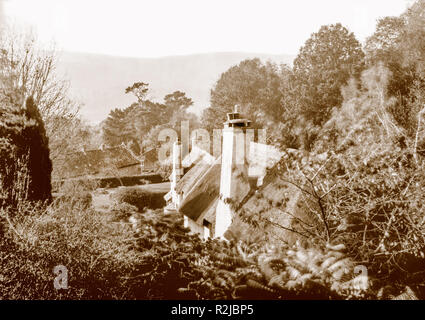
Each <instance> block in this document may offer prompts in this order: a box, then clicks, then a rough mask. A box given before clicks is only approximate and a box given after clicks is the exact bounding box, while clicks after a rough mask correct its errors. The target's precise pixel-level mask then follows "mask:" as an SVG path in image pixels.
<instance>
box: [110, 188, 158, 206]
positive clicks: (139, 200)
mask: <svg viewBox="0 0 425 320" xmlns="http://www.w3.org/2000/svg"><path fill="white" fill-rule="evenodd" d="M114 197H115V200H116V201H117V202H118V203H128V204H130V205H132V206H135V207H136V208H137V209H139V211H143V210H144V209H146V208H148V209H158V208H163V207H164V206H165V200H164V194H163V193H157V192H151V191H148V190H146V189H142V188H123V189H119V190H118V191H117V192H116V193H115V195H114Z"/></svg>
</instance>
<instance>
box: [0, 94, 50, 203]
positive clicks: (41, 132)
mask: <svg viewBox="0 0 425 320" xmlns="http://www.w3.org/2000/svg"><path fill="white" fill-rule="evenodd" d="M15 99H19V98H18V97H16V98H15ZM18 101H19V100H18ZM18 101H13V102H12V103H3V104H2V106H1V107H0V108H1V109H0V114H1V122H0V141H1V146H0V159H1V163H0V175H1V183H2V193H3V195H2V198H3V199H2V204H1V205H15V204H16V203H17V202H18V201H19V200H20V198H23V199H26V200H30V201H46V200H50V199H51V181H50V178H51V172H52V163H51V160H50V158H49V146H48V138H47V136H46V131H45V129H44V123H43V120H42V119H41V115H40V113H39V111H38V108H37V106H36V105H35V104H34V100H33V99H32V98H28V99H27V100H26V102H25V104H23V105H21V104H20V103H19V102H18ZM16 181H19V182H20V185H19V186H18V185H17V184H16ZM17 186H18V188H16V187H17Z"/></svg>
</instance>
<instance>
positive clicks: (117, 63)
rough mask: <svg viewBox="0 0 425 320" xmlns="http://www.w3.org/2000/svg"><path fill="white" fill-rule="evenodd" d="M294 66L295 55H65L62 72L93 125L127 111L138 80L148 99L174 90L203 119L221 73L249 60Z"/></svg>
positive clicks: (83, 111)
mask: <svg viewBox="0 0 425 320" xmlns="http://www.w3.org/2000/svg"><path fill="white" fill-rule="evenodd" d="M254 57H258V58H260V59H261V60H262V61H267V60H270V61H272V62H276V63H287V64H292V61H293V58H294V57H293V56H290V55H268V54H256V53H241V52H231V53H207V54H194V55H186V56H170V57H161V58H127V57H115V56H107V55H98V54H87V53H74V52H63V53H62V54H61V55H60V62H59V65H58V72H59V73H60V74H63V75H65V76H66V77H67V78H68V79H69V80H70V81H71V93H72V94H73V96H75V97H76V98H77V99H79V100H80V101H81V102H82V103H84V106H83V108H82V110H81V114H82V116H83V117H84V118H85V119H87V120H89V121H90V122H92V123H98V122H100V121H102V120H104V119H105V118H106V117H107V115H108V113H109V111H110V110H111V109H113V108H117V107H118V108H124V107H127V106H129V105H130V104H131V103H132V102H133V101H134V98H133V96H131V95H126V94H125V93H124V90H125V88H127V87H128V86H130V85H132V84H133V83H134V82H136V81H143V82H147V83H149V87H150V89H151V95H150V98H151V99H152V100H156V101H162V99H163V97H164V96H165V95H166V94H168V93H172V92H174V91H176V90H180V91H184V92H186V94H187V96H189V97H191V98H192V99H193V101H194V106H193V107H192V108H191V109H192V110H191V111H192V112H194V113H197V114H199V113H200V112H201V111H202V110H203V109H204V108H205V107H207V106H208V105H209V98H210V90H211V88H212V86H213V85H214V83H215V82H216V81H217V80H218V79H219V77H220V75H221V73H223V72H224V71H226V70H227V69H228V68H229V67H231V66H232V65H235V64H238V63H239V62H240V61H242V60H244V59H247V58H254Z"/></svg>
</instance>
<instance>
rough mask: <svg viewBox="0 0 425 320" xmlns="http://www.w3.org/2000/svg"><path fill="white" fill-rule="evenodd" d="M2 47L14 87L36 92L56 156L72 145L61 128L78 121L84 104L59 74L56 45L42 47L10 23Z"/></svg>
mask: <svg viewBox="0 0 425 320" xmlns="http://www.w3.org/2000/svg"><path fill="white" fill-rule="evenodd" d="M0 50H1V52H2V56H3V62H4V63H3V64H4V66H3V72H5V73H9V74H13V79H14V82H15V83H14V87H15V88H18V89H19V90H20V91H21V92H22V94H23V95H24V96H32V97H33V99H34V102H35V103H36V105H37V106H38V108H39V110H40V112H41V114H42V117H43V121H44V123H45V127H46V131H47V135H48V137H49V139H50V146H51V157H52V159H54V158H55V157H57V156H58V154H60V153H63V152H64V151H65V149H66V147H67V146H68V144H67V143H66V140H63V139H61V136H62V135H61V132H63V131H64V128H67V127H68V126H71V127H72V126H74V125H75V123H74V122H75V119H76V117H77V114H78V111H79V108H80V104H79V103H77V102H76V101H75V100H73V99H71V98H70V96H69V82H68V81H67V80H65V79H63V78H60V77H59V76H58V75H57V72H56V67H57V63H58V55H57V51H56V50H55V46H54V45H51V47H50V48H48V49H47V48H42V47H40V46H39V45H38V43H37V40H36V37H35V36H34V35H33V34H32V33H17V32H16V31H14V30H13V29H12V28H10V27H9V28H6V29H5V30H3V33H2V34H1V38H0ZM58 139H59V140H58ZM56 140H58V141H56ZM68 141H69V136H68Z"/></svg>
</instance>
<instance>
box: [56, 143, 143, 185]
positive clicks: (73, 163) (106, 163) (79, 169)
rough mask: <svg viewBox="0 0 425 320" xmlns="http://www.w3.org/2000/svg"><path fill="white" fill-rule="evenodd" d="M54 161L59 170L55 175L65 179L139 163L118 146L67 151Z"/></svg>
mask: <svg viewBox="0 0 425 320" xmlns="http://www.w3.org/2000/svg"><path fill="white" fill-rule="evenodd" d="M56 163H57V171H59V170H60V172H57V173H56V177H57V178H60V179H66V178H76V177H82V176H87V175H96V174H99V173H106V172H108V171H111V170H117V169H122V168H126V167H130V166H135V165H139V164H140V161H139V160H137V159H136V158H134V157H133V156H132V155H131V153H130V152H129V151H128V150H127V149H126V148H124V147H123V146H118V147H112V148H104V149H94V150H82V151H78V152H74V153H69V154H67V155H66V156H64V157H62V158H61V159H58V160H57V162H56Z"/></svg>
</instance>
